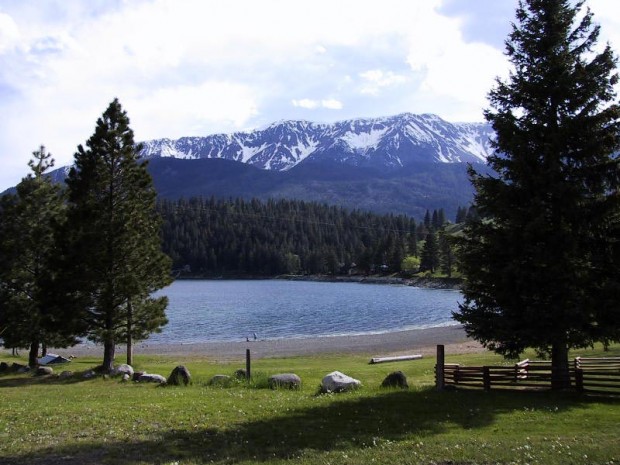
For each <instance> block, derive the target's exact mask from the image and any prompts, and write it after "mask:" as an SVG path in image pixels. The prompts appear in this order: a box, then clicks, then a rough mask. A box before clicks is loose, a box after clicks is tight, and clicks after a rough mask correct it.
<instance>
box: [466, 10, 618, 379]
mask: <svg viewBox="0 0 620 465" xmlns="http://www.w3.org/2000/svg"><path fill="white" fill-rule="evenodd" d="M571 3H572V2H570V1H569V0H521V1H520V2H519V7H518V9H517V14H516V19H517V22H516V24H515V25H513V30H512V33H511V34H510V36H509V38H508V40H507V41H506V54H507V56H508V58H509V60H510V62H511V63H512V66H513V70H512V72H511V74H510V77H509V78H508V79H507V80H506V81H505V82H504V81H501V80H498V81H497V85H496V87H495V88H494V89H493V90H492V91H491V92H490V94H489V98H490V104H491V109H489V110H488V111H487V112H486V118H487V120H488V121H489V122H490V123H491V124H492V125H493V128H494V130H495V132H496V134H497V139H496V141H495V143H494V144H495V154H494V155H493V156H491V157H489V159H488V162H489V165H490V166H491V167H492V168H493V169H494V170H495V171H496V172H497V176H495V177H492V176H481V175H477V174H476V173H474V172H472V177H473V183H474V186H475V188H476V196H475V206H476V208H477V212H478V213H479V214H480V217H481V218H482V219H480V218H478V219H472V221H470V222H469V224H468V227H467V229H466V234H465V238H464V240H463V241H462V243H461V244H460V245H461V247H460V250H461V252H462V253H461V256H460V263H461V266H462V270H463V272H464V274H465V275H466V278H467V280H466V284H465V287H464V289H463V293H464V296H465V302H464V303H463V304H462V305H461V307H460V311H459V312H458V313H457V314H455V318H456V320H457V321H459V322H461V323H463V325H464V327H465V330H466V332H467V333H468V334H469V335H470V336H472V337H473V338H475V339H477V340H479V341H481V342H482V343H483V344H484V345H485V346H486V347H488V348H490V349H492V350H494V351H496V352H498V353H500V354H503V355H505V356H517V355H518V354H520V353H521V352H522V351H523V350H524V349H525V348H527V347H534V348H536V349H537V350H538V352H540V353H542V354H547V355H551V360H552V365H553V367H554V368H553V371H554V387H555V388H563V387H566V386H567V383H568V379H567V375H566V373H567V369H568V350H569V349H570V348H574V347H583V346H587V345H589V344H592V343H594V342H596V341H603V342H610V341H614V340H616V341H617V340H619V339H620V308H619V307H620V300H618V299H617V295H619V294H620V293H619V289H618V280H619V275H618V269H620V268H619V267H620V263H619V262H618V244H619V242H618V225H619V222H620V197H619V195H620V194H619V187H620V179H619V176H620V170H619V161H618V156H617V153H618V151H619V150H620V139H619V134H620V133H619V129H620V125H619V118H620V107H619V106H618V104H617V102H616V94H615V92H614V85H615V84H616V83H617V82H618V76H617V74H616V71H615V68H616V59H615V57H614V54H613V52H612V50H611V49H610V47H609V45H607V46H606V47H604V48H603V49H602V51H597V50H596V48H595V45H596V43H597V40H598V36H599V27H598V26H596V25H595V24H593V22H592V14H591V12H590V11H589V10H587V9H585V8H584V7H583V6H584V5H583V3H584V2H578V3H577V5H576V6H573V5H572V4H571ZM614 295H615V296H616V297H613V296H614Z"/></svg>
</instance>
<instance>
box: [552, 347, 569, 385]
mask: <svg viewBox="0 0 620 465" xmlns="http://www.w3.org/2000/svg"><path fill="white" fill-rule="evenodd" d="M569 388H570V373H569V371H568V346H567V345H566V343H565V342H562V343H554V344H553V345H552V346H551V389H553V390H554V391H557V390H561V389H569Z"/></svg>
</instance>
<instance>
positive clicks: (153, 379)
mask: <svg viewBox="0 0 620 465" xmlns="http://www.w3.org/2000/svg"><path fill="white" fill-rule="evenodd" d="M138 382H139V383H158V384H166V378H164V377H163V376H162V375H156V374H151V373H144V374H143V375H141V376H140V377H139V378H138Z"/></svg>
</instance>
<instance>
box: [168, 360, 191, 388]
mask: <svg viewBox="0 0 620 465" xmlns="http://www.w3.org/2000/svg"><path fill="white" fill-rule="evenodd" d="M191 382H192V375H191V374H190V373H189V370H188V369H187V368H186V367H184V366H183V365H179V366H177V367H175V368H174V369H173V370H172V373H170V376H168V384H172V385H173V386H180V385H181V384H183V385H184V386H187V385H188V384H190V383H191Z"/></svg>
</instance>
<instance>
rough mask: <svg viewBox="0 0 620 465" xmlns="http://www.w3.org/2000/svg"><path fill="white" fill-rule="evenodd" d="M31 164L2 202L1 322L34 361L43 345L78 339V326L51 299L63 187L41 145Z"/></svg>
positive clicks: (11, 343) (7, 340) (8, 338)
mask: <svg viewBox="0 0 620 465" xmlns="http://www.w3.org/2000/svg"><path fill="white" fill-rule="evenodd" d="M28 165H29V166H30V168H31V170H32V173H31V174H28V175H27V176H26V177H25V178H23V179H22V181H21V182H20V183H19V184H18V185H17V188H16V190H17V193H16V195H7V196H4V197H3V198H2V206H1V208H0V211H1V213H0V214H1V220H0V255H1V256H2V266H1V267H0V300H1V301H2V307H3V311H2V313H1V314H0V327H1V328H3V329H4V331H3V333H2V337H3V339H4V344H5V346H7V347H29V356H28V364H29V365H30V366H31V367H33V366H35V365H36V364H37V357H38V352H39V348H40V347H41V345H45V344H47V345H53V346H55V347H66V346H68V345H71V344H74V343H75V342H76V340H75V336H77V335H78V334H77V333H79V330H78V329H77V328H76V327H75V326H74V325H73V324H72V323H73V322H72V321H71V319H70V318H68V317H66V316H65V315H63V314H62V307H60V306H57V305H55V304H54V299H53V294H54V293H53V289H54V286H53V284H52V281H53V278H54V276H55V272H54V270H53V268H52V267H51V262H52V258H53V256H54V254H55V253H56V247H55V231H56V228H57V226H58V225H59V224H60V223H61V222H62V221H63V218H64V210H65V208H64V204H63V198H62V193H61V191H60V188H59V187H58V186H57V185H55V184H53V183H52V182H51V181H50V179H49V178H48V177H47V176H46V175H45V172H46V171H47V170H48V169H49V168H51V167H52V166H53V165H54V160H53V159H52V158H51V155H50V154H49V153H48V152H46V150H45V147H43V146H41V148H40V149H39V150H38V151H36V152H33V159H32V160H30V161H29V163H28Z"/></svg>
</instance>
